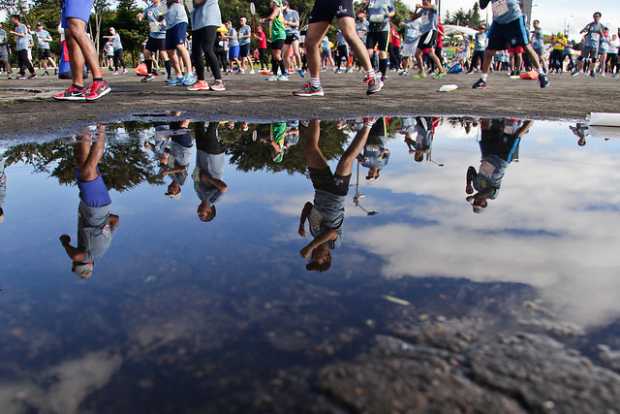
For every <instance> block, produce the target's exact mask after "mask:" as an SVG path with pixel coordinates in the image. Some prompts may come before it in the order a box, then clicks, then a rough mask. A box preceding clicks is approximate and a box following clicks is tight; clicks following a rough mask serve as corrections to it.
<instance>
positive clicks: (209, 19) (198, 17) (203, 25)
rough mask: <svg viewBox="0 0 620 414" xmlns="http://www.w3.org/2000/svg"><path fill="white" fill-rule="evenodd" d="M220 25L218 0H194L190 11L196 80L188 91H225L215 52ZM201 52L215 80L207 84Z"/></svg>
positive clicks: (220, 16)
mask: <svg viewBox="0 0 620 414" xmlns="http://www.w3.org/2000/svg"><path fill="white" fill-rule="evenodd" d="M221 25H222V15H221V12H220V6H219V3H218V0H194V10H193V11H192V29H193V31H192V39H193V43H192V58H193V61H194V64H195V65H196V75H197V76H198V82H196V83H195V84H194V85H193V86H190V87H189V88H188V90H190V91H208V90H213V91H218V92H221V91H225V90H226V88H225V87H224V82H223V81H222V72H221V70H220V64H219V62H218V60H217V56H216V54H215V49H214V48H215V42H216V39H217V29H218V27H220V26H221ZM203 53H204V55H206V57H207V62H208V63H209V68H210V69H211V73H212V74H213V78H214V79H215V82H214V83H213V84H211V86H209V85H208V84H207V82H205V65H204V58H203Z"/></svg>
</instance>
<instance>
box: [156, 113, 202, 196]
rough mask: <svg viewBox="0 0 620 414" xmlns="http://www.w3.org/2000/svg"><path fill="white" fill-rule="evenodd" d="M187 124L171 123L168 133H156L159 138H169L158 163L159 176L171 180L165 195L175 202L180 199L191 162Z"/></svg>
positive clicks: (192, 142)
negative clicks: (160, 167)
mask: <svg viewBox="0 0 620 414" xmlns="http://www.w3.org/2000/svg"><path fill="white" fill-rule="evenodd" d="M189 122H190V121H189V120H185V121H182V122H173V123H172V124H171V125H170V129H169V130H168V131H160V132H158V135H159V136H160V137H165V136H169V137H170V138H171V139H170V142H169V143H168V144H167V146H166V148H165V150H164V153H163V154H162V155H161V157H160V159H159V161H160V164H161V166H162V169H161V172H160V175H168V176H170V178H171V180H172V181H171V182H170V185H169V186H168V189H167V191H166V195H167V196H168V197H170V198H172V199H175V200H178V199H180V198H181V188H182V187H183V185H184V184H185V180H186V179H187V174H188V173H187V169H188V168H189V164H190V162H191V161H190V159H191V156H192V147H193V146H194V141H193V139H192V135H191V134H190V131H189V130H188V129H187V127H188V126H189Z"/></svg>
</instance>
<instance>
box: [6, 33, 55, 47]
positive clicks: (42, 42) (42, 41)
mask: <svg viewBox="0 0 620 414" xmlns="http://www.w3.org/2000/svg"><path fill="white" fill-rule="evenodd" d="M34 33H35V35H36V36H37V45H38V47H39V49H41V50H49V49H50V42H49V41H48V40H47V39H49V38H50V33H49V32H48V31H47V30H37V31H36V32H34ZM0 43H2V42H0Z"/></svg>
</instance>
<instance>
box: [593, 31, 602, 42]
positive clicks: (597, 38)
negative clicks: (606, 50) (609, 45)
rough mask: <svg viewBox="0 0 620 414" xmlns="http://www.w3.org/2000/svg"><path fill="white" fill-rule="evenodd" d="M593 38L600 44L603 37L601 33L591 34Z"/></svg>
mask: <svg viewBox="0 0 620 414" xmlns="http://www.w3.org/2000/svg"><path fill="white" fill-rule="evenodd" d="M590 36H591V38H592V40H593V41H595V42H598V41H600V40H601V35H600V33H591V34H590Z"/></svg>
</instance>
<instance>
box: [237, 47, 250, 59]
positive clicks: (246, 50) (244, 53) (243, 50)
mask: <svg viewBox="0 0 620 414" xmlns="http://www.w3.org/2000/svg"><path fill="white" fill-rule="evenodd" d="M248 56H250V45H240V46H239V57H240V58H241V59H243V58H246V57H248Z"/></svg>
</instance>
